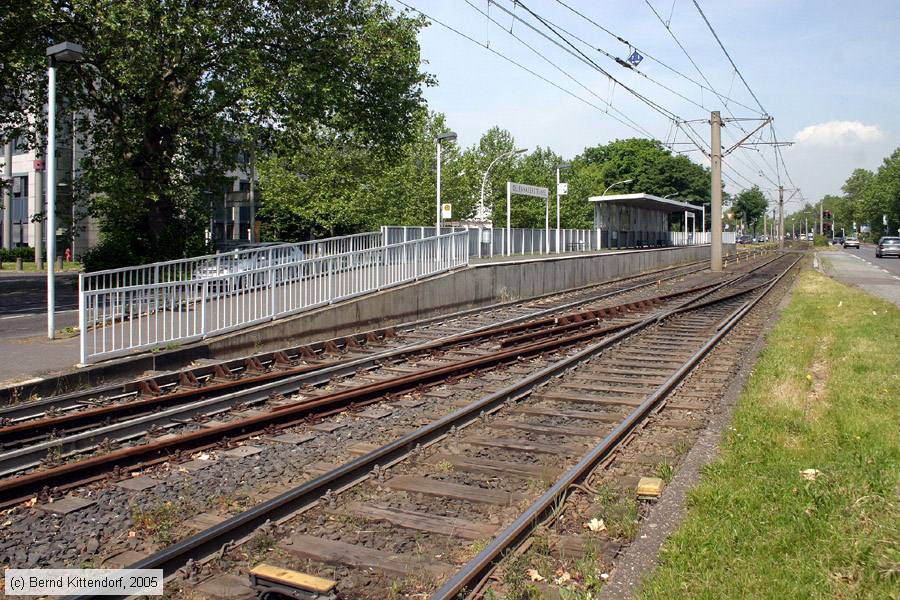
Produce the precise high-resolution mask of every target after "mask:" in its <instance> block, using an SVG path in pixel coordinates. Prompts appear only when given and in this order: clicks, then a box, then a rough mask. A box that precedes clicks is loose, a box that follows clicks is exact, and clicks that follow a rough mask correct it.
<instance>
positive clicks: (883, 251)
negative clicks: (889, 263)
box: [875, 236, 900, 258]
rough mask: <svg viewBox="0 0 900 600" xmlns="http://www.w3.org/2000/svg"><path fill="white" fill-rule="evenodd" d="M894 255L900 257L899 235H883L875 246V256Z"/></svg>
mask: <svg viewBox="0 0 900 600" xmlns="http://www.w3.org/2000/svg"><path fill="white" fill-rule="evenodd" d="M888 256H896V257H897V258H900V237H887V236H885V237H883V238H881V239H880V240H878V245H877V246H875V258H886V257H888Z"/></svg>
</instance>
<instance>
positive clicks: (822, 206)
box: [819, 200, 825, 235]
mask: <svg viewBox="0 0 900 600" xmlns="http://www.w3.org/2000/svg"><path fill="white" fill-rule="evenodd" d="M824 221H825V202H824V200H819V235H825V228H824Z"/></svg>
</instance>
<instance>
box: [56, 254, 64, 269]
mask: <svg viewBox="0 0 900 600" xmlns="http://www.w3.org/2000/svg"><path fill="white" fill-rule="evenodd" d="M56 270H57V271H62V270H63V259H62V256H57V257H56Z"/></svg>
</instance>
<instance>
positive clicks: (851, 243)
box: [844, 237, 859, 250]
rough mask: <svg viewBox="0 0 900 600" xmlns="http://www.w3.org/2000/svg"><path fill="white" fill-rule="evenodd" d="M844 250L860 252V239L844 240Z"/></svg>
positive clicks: (847, 238) (850, 238) (848, 238)
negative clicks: (850, 249) (852, 249)
mask: <svg viewBox="0 0 900 600" xmlns="http://www.w3.org/2000/svg"><path fill="white" fill-rule="evenodd" d="M844 248H856V249H857V250H859V238H855V237H846V238H844Z"/></svg>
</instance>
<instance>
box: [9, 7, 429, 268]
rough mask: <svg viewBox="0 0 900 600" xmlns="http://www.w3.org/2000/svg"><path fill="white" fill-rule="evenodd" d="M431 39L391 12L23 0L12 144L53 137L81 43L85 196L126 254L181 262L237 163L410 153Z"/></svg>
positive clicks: (74, 91)
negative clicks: (319, 150) (51, 53)
mask: <svg viewBox="0 0 900 600" xmlns="http://www.w3.org/2000/svg"><path fill="white" fill-rule="evenodd" d="M422 25H423V21H422V20H421V19H418V18H411V17H410V16H408V15H406V14H405V13H400V14H397V13H396V12H394V10H393V9H392V8H390V7H389V6H388V5H387V4H386V3H383V2H381V1H379V0H317V1H315V2H302V1H300V0H285V1H283V2H273V1H271V0H261V1H259V2H245V1H238V0H216V1H215V2H213V1H211V0H199V1H190V2H189V1H187V0H165V1H163V2H160V1H159V0H131V1H128V2H104V1H99V0H13V2H12V3H11V4H10V3H8V4H6V5H5V6H4V10H3V11H0V56H3V61H2V62H0V81H3V86H4V90H3V94H2V95H0V139H8V138H9V136H11V135H12V134H14V133H15V132H17V131H23V130H25V129H26V128H27V124H28V123H29V121H30V120H32V119H33V120H36V121H37V123H38V127H43V126H44V123H43V119H44V118H43V115H42V111H39V110H36V106H39V105H40V103H39V102H38V103H35V99H36V98H37V99H42V98H46V76H45V73H46V70H45V69H46V57H45V56H44V49H45V47H46V46H47V45H49V44H51V43H53V42H57V41H62V40H69V41H76V42H80V43H82V44H83V45H84V46H85V49H86V52H87V56H86V62H84V63H82V64H77V65H67V66H66V67H65V68H63V69H60V73H59V80H60V81H59V90H60V94H61V96H62V98H63V99H64V101H65V104H67V105H68V107H69V109H70V110H72V111H74V114H76V115H79V118H78V119H76V133H77V136H78V138H79V140H80V141H81V143H83V144H85V145H86V146H87V147H88V148H90V156H89V158H88V159H87V160H86V161H85V163H84V164H83V165H82V167H83V169H84V177H83V179H82V193H83V194H84V195H85V197H87V198H90V199H92V201H94V202H93V210H94V212H95V214H97V215H98V217H99V218H100V223H101V227H102V230H103V234H104V236H105V239H106V242H107V243H108V244H113V245H116V246H119V245H121V248H115V249H114V251H113V253H118V254H120V255H123V256H125V255H127V256H129V257H133V258H136V259H141V260H143V259H151V258H152V259H160V258H169V257H173V256H180V255H182V254H183V253H184V252H192V251H194V250H197V249H198V247H199V246H200V245H201V244H202V229H203V224H204V223H205V222H206V216H207V214H208V206H209V198H210V194H212V195H214V196H218V195H219V192H220V190H221V189H222V187H221V186H222V183H223V178H222V175H223V174H224V173H225V172H226V171H228V170H229V169H234V168H235V167H238V166H240V161H239V160H238V157H237V151H238V150H247V149H248V147H249V146H251V145H255V146H257V147H260V148H266V147H274V146H277V145H280V146H285V147H297V146H298V145H300V144H302V143H305V142H307V141H309V139H310V138H311V137H313V138H316V139H318V138H319V137H320V136H323V137H325V138H326V139H336V140H341V142H342V143H343V141H344V140H343V139H342V138H345V139H346V140H351V141H350V142H348V143H351V144H352V145H353V146H354V147H357V148H367V149H369V150H372V151H376V152H379V153H383V154H385V155H391V154H395V153H396V152H397V151H398V150H399V148H400V147H401V146H402V145H403V144H404V143H406V142H407V141H408V140H409V138H410V135H411V124H412V123H413V122H414V119H415V115H416V114H417V113H418V112H419V111H420V109H421V106H422V105H423V100H422V96H421V86H422V85H424V84H428V83H430V81H431V80H430V78H429V77H428V76H427V75H425V74H423V73H422V72H421V71H420V63H421V61H420V56H419V47H418V43H417V41H416V34H417V32H418V30H419V28H420V27H421V26H422ZM323 132H326V133H323ZM335 160H338V159H337V158H335ZM348 218H349V220H351V221H352V220H353V218H352V217H348ZM330 226H331V225H328V224H326V227H330Z"/></svg>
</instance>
